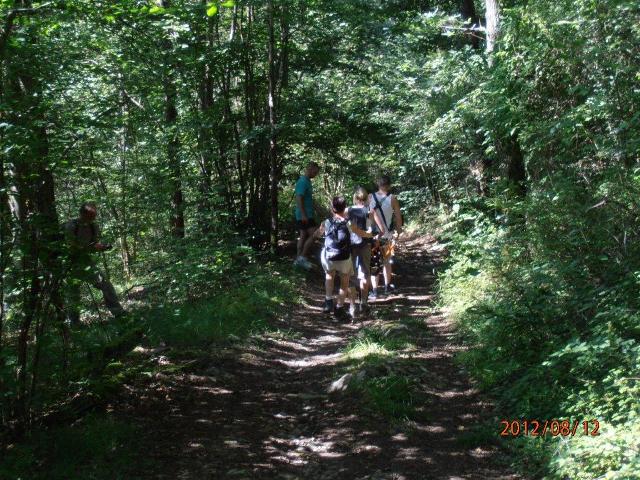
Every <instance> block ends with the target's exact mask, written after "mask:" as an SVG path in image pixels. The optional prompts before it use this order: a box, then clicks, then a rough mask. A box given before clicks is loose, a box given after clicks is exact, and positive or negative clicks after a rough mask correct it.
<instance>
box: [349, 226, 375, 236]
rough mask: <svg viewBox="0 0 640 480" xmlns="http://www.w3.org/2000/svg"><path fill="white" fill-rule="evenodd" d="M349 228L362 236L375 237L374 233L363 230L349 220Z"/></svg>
mask: <svg viewBox="0 0 640 480" xmlns="http://www.w3.org/2000/svg"><path fill="white" fill-rule="evenodd" d="M349 228H351V231H352V232H353V233H355V234H356V235H358V236H359V237H360V238H373V235H371V234H370V233H369V232H367V231H365V230H362V229H361V228H360V227H358V226H357V225H356V224H355V223H351V222H349Z"/></svg>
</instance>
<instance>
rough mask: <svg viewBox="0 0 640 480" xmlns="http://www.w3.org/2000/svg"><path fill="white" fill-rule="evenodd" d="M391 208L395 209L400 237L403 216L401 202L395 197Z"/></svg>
mask: <svg viewBox="0 0 640 480" xmlns="http://www.w3.org/2000/svg"><path fill="white" fill-rule="evenodd" d="M391 206H392V207H393V218H394V219H395V226H396V232H398V235H400V234H401V233H402V214H401V213H400V202H399V201H398V199H397V197H396V196H395V195H394V196H393V197H391Z"/></svg>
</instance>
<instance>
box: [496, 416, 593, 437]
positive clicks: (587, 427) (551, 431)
mask: <svg viewBox="0 0 640 480" xmlns="http://www.w3.org/2000/svg"><path fill="white" fill-rule="evenodd" d="M500 426H501V429H500V436H501V437H518V436H530V437H542V436H544V435H552V436H554V437H557V436H562V437H574V436H576V435H587V436H591V437H595V436H597V435H599V433H598V430H600V422H599V421H598V420H596V419H591V420H573V421H572V420H501V421H500Z"/></svg>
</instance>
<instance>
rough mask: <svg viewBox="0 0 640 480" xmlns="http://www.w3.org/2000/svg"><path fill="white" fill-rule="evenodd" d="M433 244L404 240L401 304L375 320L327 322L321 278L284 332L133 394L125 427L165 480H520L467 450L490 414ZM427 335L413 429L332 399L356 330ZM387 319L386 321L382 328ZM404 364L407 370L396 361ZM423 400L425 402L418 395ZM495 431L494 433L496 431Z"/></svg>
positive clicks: (490, 452)
mask: <svg viewBox="0 0 640 480" xmlns="http://www.w3.org/2000/svg"><path fill="white" fill-rule="evenodd" d="M438 247H439V246H438V245H437V244H435V242H434V241H433V240H432V239H428V238H424V237H420V238H414V239H412V240H409V241H407V242H406V243H405V244H404V246H403V248H401V249H400V252H399V266H398V281H397V284H398V285H399V286H400V287H401V289H400V291H401V295H400V296H398V297H397V298H394V299H388V300H386V301H384V302H379V303H378V304H377V305H375V307H374V317H376V318H377V319H378V320H376V319H373V320H367V321H364V322H361V323H356V324H345V323H337V322H335V321H333V319H330V318H328V317H326V316H324V315H322V313H321V312H320V308H319V306H320V305H321V303H322V285H321V282H322V280H321V278H320V276H319V274H317V273H315V274H313V275H311V276H310V278H309V282H308V286H307V287H306V288H307V291H306V293H305V301H306V303H307V305H303V306H300V308H298V309H297V310H296V311H293V312H291V313H290V315H289V316H288V319H287V320H286V321H284V320H280V321H281V322H283V323H281V324H278V325H277V327H279V328H285V329H288V331H289V332H290V333H289V334H287V335H283V334H281V333H266V334H263V335H261V336H259V337H256V338H255V339H253V340H252V341H250V342H249V343H247V344H243V345H241V346H239V347H237V348H236V349H233V350H231V351H227V352H225V354H224V355H222V356H219V357H215V358H211V359H210V362H207V363H205V364H202V363H200V362H199V363H198V366H197V367H196V368H194V369H193V371H192V372H191V373H179V374H175V375H156V376H155V377H154V378H152V379H150V380H149V382H148V383H147V384H145V385H143V386H137V387H136V388H138V389H140V388H142V391H141V392H137V393H136V395H135V398H136V399H135V402H134V403H135V404H134V406H133V407H132V409H131V411H130V412H128V414H127V415H128V418H129V420H130V421H133V422H134V423H136V424H139V425H141V427H142V431H143V435H142V437H141V438H140V442H141V443H142V444H143V445H144V447H145V450H146V451H147V452H148V455H149V457H150V462H151V463H152V466H151V467H150V470H148V471H140V472H139V477H140V478H158V479H163V478H167V479H305V480H307V479H309V480H316V479H317V480H320V479H322V480H330V479H362V480H364V479H372V480H383V479H389V480H391V479H396V480H402V479H406V480H409V479H449V480H455V479H516V478H519V477H517V476H516V475H514V474H512V473H510V472H509V470H508V469H507V468H506V467H505V466H503V465H500V464H499V463H498V457H499V451H498V450H497V449H496V447H495V446H477V445H471V444H470V442H469V441H468V440H467V441H461V440H460V439H461V437H462V436H463V434H464V433H465V432H468V431H469V430H470V429H472V428H474V426H476V425H477V424H478V422H480V421H481V420H482V419H484V418H486V417H487V415H488V414H489V413H490V411H491V405H490V404H489V403H487V401H486V400H485V399H483V397H482V396H481V395H480V394H479V393H478V391H477V390H476V389H475V388H474V387H473V385H472V384H471V382H470V381H469V379H468V377H467V376H466V375H465V374H464V372H462V371H461V370H460V368H459V367H458V366H457V365H456V364H455V363H454V362H453V356H454V355H455V353H456V352H458V351H460V350H461V348H462V347H461V346H460V345H458V344H457V343H456V342H455V337H454V334H453V331H452V326H451V324H450V323H449V321H448V320H447V318H446V317H444V316H443V315H439V314H437V313H435V314H434V313H433V312H429V313H427V309H428V307H429V306H430V304H431V301H432V299H433V296H434V293H433V286H434V281H435V271H434V269H435V268H437V265H438V263H439V255H441V250H439V248H438ZM394 318H404V319H411V324H412V325H415V326H416V328H419V329H421V330H422V332H423V334H419V335H416V336H415V338H416V346H417V348H416V349H415V351H414V352H413V353H412V355H411V362H410V363H407V365H406V366H404V365H402V364H400V365H399V368H401V369H402V368H407V369H412V371H411V375H412V376H414V377H417V378H419V389H420V390H421V394H422V396H423V397H424V399H425V403H424V405H422V406H421V407H420V408H419V410H420V411H421V412H420V415H419V416H418V419H414V420H412V421H411V422H402V423H398V422H392V421H390V420H388V419H385V418H383V417H381V416H379V415H376V414H375V413H374V412H371V411H369V410H367V409H366V408H362V405H361V402H360V399H359V398H357V397H355V398H354V396H353V394H350V395H330V394H328V393H327V388H328V386H329V385H330V384H331V382H332V381H334V380H336V378H338V377H339V375H340V374H341V372H340V368H341V365H342V363H343V360H344V358H343V355H342V354H341V350H342V349H344V348H345V346H346V345H347V344H348V342H349V341H350V340H351V339H352V338H354V336H355V335H356V334H357V333H358V331H359V330H360V329H362V328H364V327H370V326H372V325H374V324H379V323H380V322H386V321H388V320H389V319H394ZM380 319H384V320H380ZM399 362H401V360H399ZM421 398H422V397H421ZM497 431H498V425H496V432H497Z"/></svg>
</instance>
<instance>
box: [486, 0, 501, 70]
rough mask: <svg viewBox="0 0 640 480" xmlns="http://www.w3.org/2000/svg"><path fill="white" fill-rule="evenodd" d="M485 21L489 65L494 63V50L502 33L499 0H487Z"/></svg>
mask: <svg viewBox="0 0 640 480" xmlns="http://www.w3.org/2000/svg"><path fill="white" fill-rule="evenodd" d="M485 21H486V23H487V25H486V29H487V41H486V47H485V48H486V52H487V56H488V61H489V65H490V66H491V65H493V52H494V50H495V47H496V42H497V40H498V36H499V34H500V5H499V4H498V0H485Z"/></svg>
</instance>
